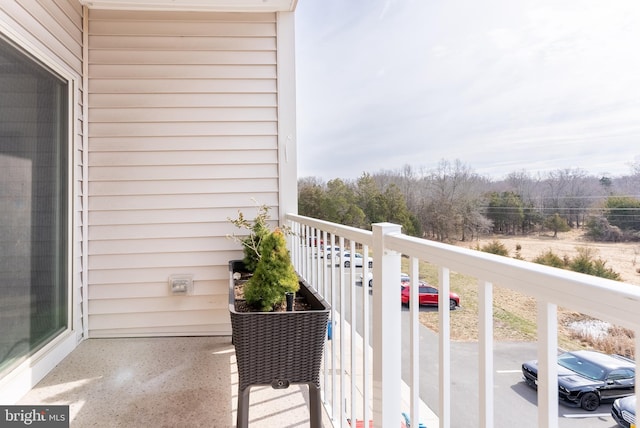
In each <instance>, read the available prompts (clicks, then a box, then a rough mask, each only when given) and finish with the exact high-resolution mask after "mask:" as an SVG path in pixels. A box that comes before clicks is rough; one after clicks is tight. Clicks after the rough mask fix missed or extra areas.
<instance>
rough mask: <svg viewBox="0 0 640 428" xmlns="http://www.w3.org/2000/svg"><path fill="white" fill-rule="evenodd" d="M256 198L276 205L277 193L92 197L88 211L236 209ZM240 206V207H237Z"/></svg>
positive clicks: (232, 192)
mask: <svg viewBox="0 0 640 428" xmlns="http://www.w3.org/2000/svg"><path fill="white" fill-rule="evenodd" d="M252 197H253V198H256V200H258V201H260V203H264V204H267V205H276V204H277V202H278V201H277V200H278V198H277V192H276V191H274V192H264V193H259V192H255V191H252V192H247V193H246V194H242V193H238V192H237V191H235V192H234V191H231V192H230V193H228V194H225V195H223V196H222V197H221V195H213V194H208V195H172V196H171V197H170V198H168V197H163V196H156V195H153V196H123V197H120V198H118V197H113V196H93V197H91V198H90V210H92V211H93V210H104V211H111V210H142V209H149V210H154V209H176V208H184V207H185V206H187V207H190V208H211V207H234V206H235V207H238V206H242V204H246V201H247V199H249V198H252ZM239 204H240V205H239Z"/></svg>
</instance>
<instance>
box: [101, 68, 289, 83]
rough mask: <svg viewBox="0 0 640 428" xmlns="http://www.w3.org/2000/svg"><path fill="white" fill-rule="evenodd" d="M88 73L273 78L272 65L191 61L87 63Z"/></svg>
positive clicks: (175, 76)
mask: <svg viewBox="0 0 640 428" xmlns="http://www.w3.org/2000/svg"><path fill="white" fill-rule="evenodd" d="M89 75H90V76H92V78H105V77H108V78H113V79H116V78H131V79H161V78H164V79H206V78H211V77H215V78H216V79H275V78H276V66H275V65H255V64H248V65H238V64H227V65H212V64H206V65H204V64H192V65H190V66H189V67H183V66H182V65H179V64H165V65H163V66H162V67H158V66H157V65H143V64H136V65H127V64H117V65H116V64H90V65H89Z"/></svg>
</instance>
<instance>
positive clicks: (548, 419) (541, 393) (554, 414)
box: [538, 300, 558, 428]
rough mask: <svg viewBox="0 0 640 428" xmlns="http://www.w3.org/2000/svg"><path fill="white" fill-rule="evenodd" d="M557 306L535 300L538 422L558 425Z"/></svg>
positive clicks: (543, 426) (545, 427) (552, 427)
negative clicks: (536, 311) (536, 318)
mask: <svg viewBox="0 0 640 428" xmlns="http://www.w3.org/2000/svg"><path fill="white" fill-rule="evenodd" d="M557 309H558V307H557V306H556V305H555V304H552V303H548V302H545V301H543V300H538V426H539V427H540V428H557V426H558V311H557Z"/></svg>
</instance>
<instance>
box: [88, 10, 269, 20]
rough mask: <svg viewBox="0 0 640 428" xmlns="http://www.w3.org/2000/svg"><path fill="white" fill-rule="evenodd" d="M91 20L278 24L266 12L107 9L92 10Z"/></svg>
mask: <svg viewBox="0 0 640 428" xmlns="http://www.w3.org/2000/svg"><path fill="white" fill-rule="evenodd" d="M91 19H92V20H93V21H98V20H102V21H107V20H111V21H124V22H127V21H139V20H141V19H146V20H149V21H167V20H170V21H189V22H192V21H195V22H197V21H206V22H208V23H213V22H217V21H223V22H229V21H233V22H276V15H275V13H264V12H255V13H247V12H180V11H171V12H170V13H167V12H162V11H130V10H127V11H122V10H107V9H91Z"/></svg>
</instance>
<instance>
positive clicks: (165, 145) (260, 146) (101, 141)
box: [91, 135, 278, 153]
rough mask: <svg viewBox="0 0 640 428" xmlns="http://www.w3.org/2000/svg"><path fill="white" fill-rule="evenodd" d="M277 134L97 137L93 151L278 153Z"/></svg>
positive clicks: (93, 139)
mask: <svg viewBox="0 0 640 428" xmlns="http://www.w3.org/2000/svg"><path fill="white" fill-rule="evenodd" d="M277 148H278V137H277V136H276V135H191V136H180V137H93V138H92V139H91V151H92V152H95V153H97V152H113V151H124V152H143V151H158V152H162V151H190V150H230V149H232V150H276V149H277Z"/></svg>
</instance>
